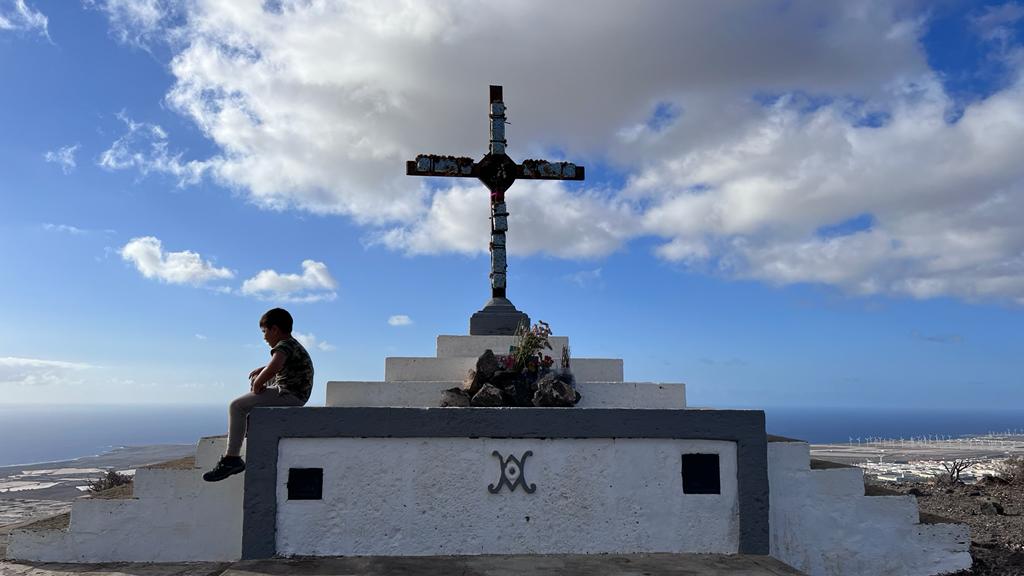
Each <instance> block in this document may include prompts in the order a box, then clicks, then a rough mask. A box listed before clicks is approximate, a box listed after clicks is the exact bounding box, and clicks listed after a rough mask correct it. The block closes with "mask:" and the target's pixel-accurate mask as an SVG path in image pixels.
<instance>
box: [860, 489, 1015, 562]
mask: <svg viewBox="0 0 1024 576" xmlns="http://www.w3.org/2000/svg"><path fill="white" fill-rule="evenodd" d="M869 482H871V481H870V480H869ZM874 482H875V483H877V484H878V485H879V486H881V487H883V488H888V489H890V490H897V491H899V492H902V493H904V494H915V495H916V496H917V502H918V506H919V507H920V510H921V512H925V513H929V514H935V515H937V516H943V517H945V518H950V519H952V520H956V521H957V522H963V523H965V524H967V525H969V526H970V527H971V556H972V557H973V558H974V566H973V568H972V569H971V570H968V571H964V572H958V573H957V575H956V576H1024V478H1022V479H1021V480H1018V481H1016V482H1012V483H1006V482H1004V481H1000V480H998V479H997V480H993V479H986V480H983V481H981V482H979V483H977V484H946V483H936V482H877V481H874Z"/></svg>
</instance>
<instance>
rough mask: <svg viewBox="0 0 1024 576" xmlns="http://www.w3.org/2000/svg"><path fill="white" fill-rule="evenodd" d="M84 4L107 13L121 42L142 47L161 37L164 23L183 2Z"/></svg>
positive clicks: (90, 0) (97, 0)
mask: <svg viewBox="0 0 1024 576" xmlns="http://www.w3.org/2000/svg"><path fill="white" fill-rule="evenodd" d="M83 4H84V5H85V6H86V7H88V8H93V9H96V10H99V11H101V12H103V13H104V15H105V16H106V17H107V20H108V22H109V23H110V32H111V34H112V35H113V36H114V37H115V38H116V39H117V40H118V41H119V42H121V43H122V44H128V45H132V46H135V47H137V48H141V49H143V50H149V48H150V44H151V43H152V42H153V41H155V40H158V39H160V33H161V32H162V31H163V30H162V29H163V26H164V24H165V23H166V22H167V21H168V20H170V19H172V18H173V17H174V16H175V15H176V8H180V4H178V3H175V2H169V1H165V0H83Z"/></svg>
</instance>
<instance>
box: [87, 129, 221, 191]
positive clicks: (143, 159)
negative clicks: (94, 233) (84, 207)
mask: <svg viewBox="0 0 1024 576" xmlns="http://www.w3.org/2000/svg"><path fill="white" fill-rule="evenodd" d="M117 117H118V119H119V120H121V121H122V122H124V124H125V126H127V128H128V131H127V132H126V133H125V134H124V135H123V136H121V137H120V138H118V139H117V140H115V141H114V143H113V144H111V145H110V148H108V149H107V150H104V151H103V153H102V154H100V158H99V161H98V162H97V165H99V166H100V167H102V168H106V169H107V170H128V169H133V170H137V171H138V172H139V173H141V174H142V175H143V176H146V175H148V174H150V173H153V172H155V173H158V174H168V175H170V176H173V177H175V178H177V179H178V183H179V185H182V186H184V185H186V184H195V183H197V182H199V181H200V180H201V179H202V177H203V174H204V173H205V172H207V171H208V170H209V169H210V167H211V166H212V165H213V164H215V163H216V162H217V159H211V160H205V161H200V160H189V161H182V159H181V156H182V155H181V153H177V154H174V153H171V152H170V151H169V148H168V140H167V132H166V131H164V129H163V128H161V127H160V126H159V125H157V124H149V123H146V122H136V121H134V120H132V119H131V118H129V117H128V116H127V114H125V113H124V111H121V112H119V113H118V114H117Z"/></svg>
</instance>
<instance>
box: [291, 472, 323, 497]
mask: <svg viewBox="0 0 1024 576" xmlns="http://www.w3.org/2000/svg"><path fill="white" fill-rule="evenodd" d="M323 498H324V469H323V468H289V469H288V499H289V500H323Z"/></svg>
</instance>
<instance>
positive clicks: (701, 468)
mask: <svg viewBox="0 0 1024 576" xmlns="http://www.w3.org/2000/svg"><path fill="white" fill-rule="evenodd" d="M721 493H722V483H721V481H720V480H719V472H718V454H683V494H721Z"/></svg>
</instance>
